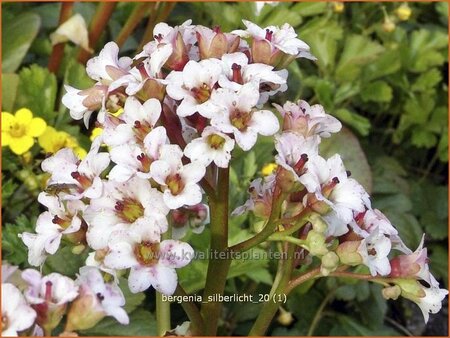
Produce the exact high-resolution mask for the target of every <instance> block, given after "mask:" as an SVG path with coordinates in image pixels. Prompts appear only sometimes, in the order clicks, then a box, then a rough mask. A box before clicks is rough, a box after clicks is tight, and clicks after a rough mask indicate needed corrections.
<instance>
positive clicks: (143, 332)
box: [80, 309, 156, 337]
mask: <svg viewBox="0 0 450 338" xmlns="http://www.w3.org/2000/svg"><path fill="white" fill-rule="evenodd" d="M129 317H130V323H129V324H128V325H121V324H120V323H118V322H117V321H116V320H115V319H114V318H112V317H106V318H104V319H103V320H102V321H100V323H98V324H97V325H96V326H95V327H93V328H92V329H89V330H83V331H80V333H81V334H82V335H85V336H97V337H98V336H147V337H149V336H156V320H155V317H154V315H153V314H152V313H151V312H149V311H146V310H142V309H137V310H136V311H133V313H131V315H130V316H129Z"/></svg>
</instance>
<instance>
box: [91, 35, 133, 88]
mask: <svg viewBox="0 0 450 338" xmlns="http://www.w3.org/2000/svg"><path fill="white" fill-rule="evenodd" d="M118 55H119V47H118V46H117V44H116V43H115V42H113V41H111V42H108V43H107V44H106V45H105V47H103V49H102V50H101V51H100V54H99V55H98V56H96V57H94V58H92V59H90V60H88V62H87V63H86V72H87V74H88V75H89V77H90V78H92V79H93V80H96V81H99V82H100V83H102V84H104V85H110V84H111V83H112V82H113V81H115V80H117V79H118V78H120V77H122V76H124V75H126V74H127V73H128V71H129V69H130V66H131V63H132V60H131V59H130V58H129V57H122V58H120V59H119V56H118Z"/></svg>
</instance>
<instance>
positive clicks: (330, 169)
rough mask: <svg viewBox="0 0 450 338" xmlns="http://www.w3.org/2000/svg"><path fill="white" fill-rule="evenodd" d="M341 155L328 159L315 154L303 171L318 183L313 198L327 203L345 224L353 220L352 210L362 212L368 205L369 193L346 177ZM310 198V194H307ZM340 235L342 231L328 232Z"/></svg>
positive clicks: (346, 173)
mask: <svg viewBox="0 0 450 338" xmlns="http://www.w3.org/2000/svg"><path fill="white" fill-rule="evenodd" d="M348 175H349V173H348V172H347V171H346V170H345V167H344V164H343V163H342V159H341V157H340V156H339V155H338V154H336V155H334V156H332V157H330V158H329V159H328V160H324V159H323V158H322V157H320V156H315V157H313V158H311V159H310V160H308V170H307V172H306V173H304V176H307V178H305V179H308V180H311V181H316V182H318V183H319V184H320V190H318V191H316V193H315V198H317V200H319V201H322V202H324V203H326V204H327V205H329V206H330V207H331V208H332V209H333V210H334V211H335V212H336V216H337V217H338V218H339V219H340V220H341V221H342V222H344V223H345V224H349V223H350V222H351V221H352V220H353V212H354V211H356V212H363V211H365V210H366V206H367V207H370V200H369V195H368V194H367V192H366V191H365V190H364V188H363V187H362V186H361V185H360V184H359V183H358V182H357V181H356V180H354V179H352V178H349V177H348ZM308 198H311V195H310V196H308ZM329 235H335V236H340V235H343V234H342V233H336V234H329Z"/></svg>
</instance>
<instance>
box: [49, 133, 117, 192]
mask: <svg viewBox="0 0 450 338" xmlns="http://www.w3.org/2000/svg"><path fill="white" fill-rule="evenodd" d="M101 141H102V140H101V138H98V137H97V138H96V139H95V140H94V142H93V143H92V146H91V149H90V150H89V152H88V154H87V155H86V157H85V158H84V159H83V160H81V161H80V160H79V159H78V157H77V156H76V155H75V153H74V152H73V150H72V149H70V148H64V149H61V150H59V151H58V152H57V153H56V154H55V155H53V156H52V157H49V158H47V159H45V160H44V161H42V170H43V171H45V172H48V173H50V174H51V178H50V181H49V185H52V184H68V185H75V186H76V188H75V189H72V190H73V191H71V194H70V195H67V198H68V199H69V198H72V199H81V198H82V197H88V198H97V197H99V196H100V195H101V194H102V188H103V182H102V180H101V178H100V174H101V173H102V172H103V171H104V170H105V169H106V168H107V167H108V165H109V154H108V153H99V152H98V151H99V148H100V145H101Z"/></svg>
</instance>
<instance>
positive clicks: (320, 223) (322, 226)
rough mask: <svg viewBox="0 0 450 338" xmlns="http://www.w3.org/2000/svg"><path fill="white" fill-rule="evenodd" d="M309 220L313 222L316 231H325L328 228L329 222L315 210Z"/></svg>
mask: <svg viewBox="0 0 450 338" xmlns="http://www.w3.org/2000/svg"><path fill="white" fill-rule="evenodd" d="M309 221H310V222H311V224H312V226H313V229H314V231H316V232H319V233H325V231H327V229H328V224H327V223H326V222H325V221H324V220H323V218H322V217H321V216H320V215H319V214H317V213H315V212H313V213H312V214H311V216H309Z"/></svg>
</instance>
